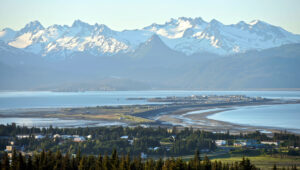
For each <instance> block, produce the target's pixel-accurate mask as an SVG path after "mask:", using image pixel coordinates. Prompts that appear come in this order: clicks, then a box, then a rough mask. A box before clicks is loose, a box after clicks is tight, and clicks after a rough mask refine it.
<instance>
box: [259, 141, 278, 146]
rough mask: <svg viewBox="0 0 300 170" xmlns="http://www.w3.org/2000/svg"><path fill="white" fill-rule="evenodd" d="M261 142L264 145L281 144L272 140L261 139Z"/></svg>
mask: <svg viewBox="0 0 300 170" xmlns="http://www.w3.org/2000/svg"><path fill="white" fill-rule="evenodd" d="M260 143H261V144H264V145H275V146H278V145H279V144H280V143H279V142H270V141H261V142H260Z"/></svg>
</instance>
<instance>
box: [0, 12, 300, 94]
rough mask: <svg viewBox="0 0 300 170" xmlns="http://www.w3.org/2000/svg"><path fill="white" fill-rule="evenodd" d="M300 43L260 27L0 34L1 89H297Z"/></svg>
mask: <svg viewBox="0 0 300 170" xmlns="http://www.w3.org/2000/svg"><path fill="white" fill-rule="evenodd" d="M299 66H300V36H299V35H296V34H293V33H290V32H288V31H286V30H284V29H282V28H280V27H277V26H273V25H270V24H267V23H266V22H263V21H259V20H255V21H252V22H250V23H245V22H239V23H237V24H233V25H224V24H222V23H220V22H218V21H217V20H212V21H210V22H206V21H204V20H202V19H201V18H185V17H181V18H178V19H171V20H170V21H168V22H166V23H165V24H152V25H150V26H147V27H144V28H142V29H136V30H124V31H114V30H112V29H110V28H108V27H107V26H105V25H99V24H95V25H89V24H87V23H84V22H82V21H80V20H76V21H75V22H74V23H73V24H72V26H66V25H63V26H61V25H52V26H49V27H48V28H44V27H43V26H42V25H41V24H40V23H39V22H38V21H34V22H30V23H29V24H27V25H26V26H25V27H24V28H22V29H20V30H19V31H14V30H12V29H9V28H6V29H3V30H2V31H1V32H0V78H1V81H0V90H58V91H77V90H150V89H151V90H153V89H182V90H202V89H204V90H245V89H247V90H249V89H250V90H251V89H275V88H276V89H278V88H279V89H281V88H300V74H299V73H300V67H299Z"/></svg>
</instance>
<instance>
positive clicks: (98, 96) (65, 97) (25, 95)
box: [0, 91, 300, 110]
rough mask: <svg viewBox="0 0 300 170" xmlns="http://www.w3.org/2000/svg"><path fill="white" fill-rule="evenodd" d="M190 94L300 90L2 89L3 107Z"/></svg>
mask: <svg viewBox="0 0 300 170" xmlns="http://www.w3.org/2000/svg"><path fill="white" fill-rule="evenodd" d="M190 95H246V96H250V97H267V98H281V99H300V91H89V92H49V91H38V92H36V91H25V92H0V109H2V110H3V109H19V108H61V107H86V106H104V105H109V106H111V105H132V104H149V103H148V102H147V101H146V100H127V98H153V97H167V96H178V97H180V96H190Z"/></svg>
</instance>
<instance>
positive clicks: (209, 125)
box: [158, 103, 300, 134]
mask: <svg viewBox="0 0 300 170" xmlns="http://www.w3.org/2000/svg"><path fill="white" fill-rule="evenodd" d="M281 104H299V103H281ZM281 104H260V105H246V106H245V105H240V106H238V107H247V106H267V105H281ZM233 107H236V106H233ZM233 107H232V106H226V107H215V108H213V107H212V108H193V109H182V110H179V111H176V112H173V113H171V114H166V115H162V116H159V118H158V120H160V121H162V122H169V124H170V125H174V126H178V127H179V128H186V127H188V128H189V127H192V128H195V129H203V130H206V131H213V132H226V131H230V132H232V133H240V132H241V133H248V132H255V131H261V132H267V133H280V132H283V131H287V132H289V133H294V134H300V129H296V128H283V127H275V126H263V125H260V126H257V125H249V124H238V123H232V122H227V121H221V120H215V119H210V118H208V116H211V115H214V114H218V113H220V112H224V111H229V110H234V109H235V108H233ZM211 109H220V110H217V111H209V110H211ZM197 111H202V112H201V113H198V114H197V113H196V114H188V113H190V112H197ZM176 115H186V116H185V118H189V119H191V120H193V121H194V122H195V123H199V124H193V123H186V122H184V121H183V120H182V119H180V118H178V117H177V118H176ZM174 117H175V118H174ZM185 125H186V126H185ZM180 126H181V127H180Z"/></svg>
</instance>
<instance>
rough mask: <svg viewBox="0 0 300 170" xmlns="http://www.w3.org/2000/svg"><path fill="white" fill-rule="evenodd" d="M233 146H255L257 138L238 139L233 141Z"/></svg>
mask: <svg viewBox="0 0 300 170" xmlns="http://www.w3.org/2000/svg"><path fill="white" fill-rule="evenodd" d="M233 145H234V146H244V147H256V146H257V145H258V144H257V140H254V139H249V140H245V139H240V140H236V141H235V142H234V143H233Z"/></svg>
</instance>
